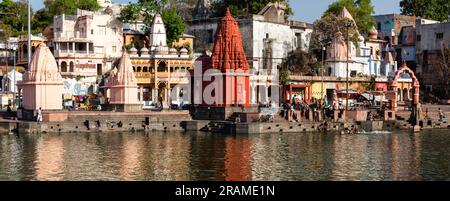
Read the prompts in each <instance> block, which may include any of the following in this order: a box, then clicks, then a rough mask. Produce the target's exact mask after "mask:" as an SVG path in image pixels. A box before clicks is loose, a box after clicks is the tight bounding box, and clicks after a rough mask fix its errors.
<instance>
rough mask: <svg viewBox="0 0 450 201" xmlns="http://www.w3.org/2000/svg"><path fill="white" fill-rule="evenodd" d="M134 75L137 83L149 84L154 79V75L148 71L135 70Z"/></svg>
mask: <svg viewBox="0 0 450 201" xmlns="http://www.w3.org/2000/svg"><path fill="white" fill-rule="evenodd" d="M134 76H135V77H136V80H137V82H138V84H149V83H152V82H154V81H155V76H154V75H153V73H150V72H135V73H134Z"/></svg>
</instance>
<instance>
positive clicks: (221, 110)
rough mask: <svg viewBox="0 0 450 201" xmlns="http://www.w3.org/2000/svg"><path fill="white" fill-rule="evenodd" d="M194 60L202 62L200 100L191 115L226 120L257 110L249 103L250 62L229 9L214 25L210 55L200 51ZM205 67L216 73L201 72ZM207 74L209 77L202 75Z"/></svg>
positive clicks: (199, 117)
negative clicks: (199, 103) (199, 104)
mask: <svg viewBox="0 0 450 201" xmlns="http://www.w3.org/2000/svg"><path fill="white" fill-rule="evenodd" d="M196 62H202V69H203V70H202V71H203V82H202V88H201V89H200V90H202V91H201V93H200V94H201V95H202V98H203V100H202V101H201V103H202V104H201V106H200V107H197V110H196V111H197V113H196V114H195V115H194V118H197V119H209V120H227V119H230V118H231V117H232V116H242V115H244V116H246V114H248V113H253V112H257V108H256V107H253V106H252V105H250V74H249V64H248V61H247V58H246V56H245V52H244V48H243V46H242V35H241V32H240V30H239V26H238V23H237V21H236V20H235V19H234V18H233V17H232V16H231V12H230V10H229V9H227V11H226V14H225V17H223V18H222V19H221V20H220V21H219V24H218V26H217V32H216V36H215V41H214V46H213V49H212V55H211V57H209V56H207V55H203V56H202V57H200V58H199V59H197V61H196ZM208 70H213V71H214V72H215V73H214V74H213V75H206V74H205V73H204V72H205V71H208ZM208 76H211V77H212V79H211V80H209V79H205V77H208ZM218 76H219V77H218ZM193 80H196V79H193ZM211 88H214V90H211ZM194 90H195V89H194ZM194 97H195V95H194ZM196 98H197V99H198V98H199V97H196ZM243 118H245V117H243Z"/></svg>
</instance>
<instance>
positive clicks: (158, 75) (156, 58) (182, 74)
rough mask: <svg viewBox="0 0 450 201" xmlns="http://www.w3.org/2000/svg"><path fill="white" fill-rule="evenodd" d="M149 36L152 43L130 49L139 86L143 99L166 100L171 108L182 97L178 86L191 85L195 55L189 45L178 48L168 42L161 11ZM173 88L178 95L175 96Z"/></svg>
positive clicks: (166, 103)
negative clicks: (191, 70) (191, 53)
mask: <svg viewBox="0 0 450 201" xmlns="http://www.w3.org/2000/svg"><path fill="white" fill-rule="evenodd" d="M149 38H150V40H149V44H145V45H144V46H143V47H142V48H141V49H140V50H138V49H137V48H135V47H132V48H131V49H130V51H129V52H130V58H131V63H132V64H133V70H134V71H135V76H136V78H137V82H138V85H139V100H140V101H141V102H150V101H152V102H157V101H158V99H162V101H163V104H164V106H165V107H167V106H168V105H169V104H170V103H171V101H177V100H178V99H179V98H180V97H181V96H182V95H181V94H182V93H183V92H182V89H181V88H178V87H177V88H175V87H176V86H178V85H182V84H188V82H189V80H188V77H187V76H186V73H187V72H188V70H190V69H191V68H192V67H193V58H192V57H191V56H190V55H189V54H188V52H189V51H188V50H187V49H186V48H181V49H180V50H179V51H178V50H177V49H175V48H174V47H169V46H168V45H167V36H166V29H165V26H164V22H163V20H162V18H161V15H159V14H156V15H155V17H154V19H153V24H152V27H151V33H150V37H149ZM174 88H175V90H174ZM173 91H176V96H173V95H174V94H172V96H171V94H170V93H171V92H173ZM185 93H187V92H185Z"/></svg>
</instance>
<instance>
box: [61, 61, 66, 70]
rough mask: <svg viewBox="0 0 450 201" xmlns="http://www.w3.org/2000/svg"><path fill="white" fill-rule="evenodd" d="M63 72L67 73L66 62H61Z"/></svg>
mask: <svg viewBox="0 0 450 201" xmlns="http://www.w3.org/2000/svg"><path fill="white" fill-rule="evenodd" d="M61 72H67V63H66V62H65V61H63V62H61Z"/></svg>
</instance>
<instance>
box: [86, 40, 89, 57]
mask: <svg viewBox="0 0 450 201" xmlns="http://www.w3.org/2000/svg"><path fill="white" fill-rule="evenodd" d="M86 54H89V42H87V43H86Z"/></svg>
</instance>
